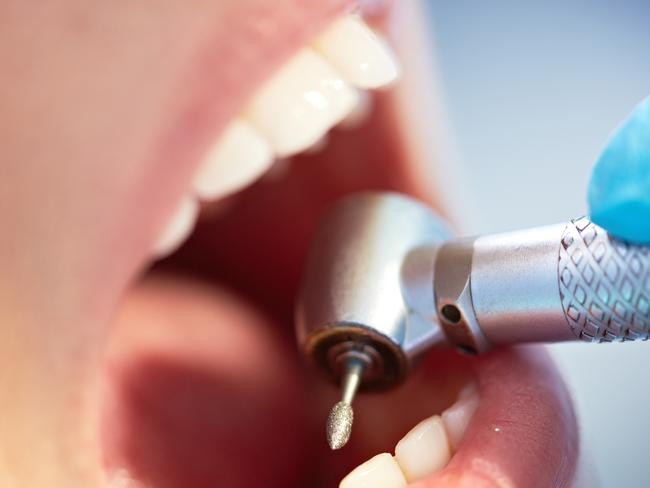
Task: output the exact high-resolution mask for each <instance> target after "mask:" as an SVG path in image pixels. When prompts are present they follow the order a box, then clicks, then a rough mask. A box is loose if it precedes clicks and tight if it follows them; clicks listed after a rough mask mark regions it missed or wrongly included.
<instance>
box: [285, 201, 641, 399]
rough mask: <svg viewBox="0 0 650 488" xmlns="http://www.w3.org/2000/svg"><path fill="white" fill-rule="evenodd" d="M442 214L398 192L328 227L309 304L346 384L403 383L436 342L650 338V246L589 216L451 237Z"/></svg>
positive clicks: (327, 357)
mask: <svg viewBox="0 0 650 488" xmlns="http://www.w3.org/2000/svg"><path fill="white" fill-rule="evenodd" d="M448 235H449V234H448V232H447V230H446V228H445V226H444V224H442V222H441V221H440V219H438V218H437V216H436V215H435V214H434V213H433V212H432V211H430V210H429V209H427V208H426V207H424V206H423V205H421V204H419V203H418V202H416V201H414V200H412V199H409V198H406V197H402V196H399V195H396V194H390V193H365V194H361V195H354V196H352V197H349V198H347V199H345V200H343V201H342V202H341V203H339V204H338V205H337V206H335V207H334V209H333V210H332V211H331V212H330V213H329V214H328V215H327V216H326V217H325V219H324V220H323V222H322V224H321V225H320V227H319V229H318V231H317V233H316V236H315V239H314V243H313V247H312V249H311V253H310V256H309V258H308V260H307V264H306V269H305V275H304V279H303V286H302V288H301V291H300V294H299V298H298V306H297V332H298V341H299V344H300V347H301V349H302V350H303V351H304V352H305V354H306V355H307V356H308V357H309V358H311V359H312V360H313V361H314V362H315V363H316V364H318V365H319V366H320V367H321V368H322V369H323V370H325V371H326V372H327V373H328V374H329V375H330V377H331V378H332V379H333V380H334V381H338V380H339V379H340V378H341V377H342V376H343V375H344V372H345V371H346V367H347V366H346V365H348V364H350V361H351V360H355V361H358V362H359V364H362V365H363V374H362V376H361V377H360V382H361V387H362V388H385V387H391V386H393V385H394V384H396V383H398V382H399V381H400V380H401V379H403V378H404V377H405V375H406V374H407V372H408V370H409V369H410V368H411V366H412V365H413V364H414V362H415V361H416V360H417V358H418V357H420V356H421V355H422V354H423V353H424V352H425V351H427V350H428V349H430V348H432V347H436V346H440V347H456V348H458V349H461V350H463V351H466V352H470V353H481V352H484V351H486V350H488V349H489V348H490V347H492V346H496V345H500V344H512V343H522V342H556V341H567V340H574V339H576V338H580V339H583V340H588V341H592V342H593V341H595V342H603V341H623V340H634V339H648V338H650V248H649V247H640V246H632V245H629V244H625V243H622V242H620V241H616V240H613V239H611V238H610V237H609V236H608V235H607V233H606V232H605V231H604V230H603V229H601V228H599V227H598V226H596V225H594V224H593V223H591V222H589V220H588V219H578V220H575V221H573V222H570V223H569V224H558V225H554V226H548V227H539V228H533V229H527V230H522V231H516V232H507V233H501V234H495V235H489V236H481V237H477V238H469V239H457V240H453V241H450V240H447V239H448Z"/></svg>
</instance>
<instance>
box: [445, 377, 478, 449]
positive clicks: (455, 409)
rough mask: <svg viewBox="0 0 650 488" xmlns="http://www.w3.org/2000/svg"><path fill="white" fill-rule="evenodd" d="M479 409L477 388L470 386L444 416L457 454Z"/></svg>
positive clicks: (450, 442)
mask: <svg viewBox="0 0 650 488" xmlns="http://www.w3.org/2000/svg"><path fill="white" fill-rule="evenodd" d="M477 407H478V394H477V393H476V387H475V386H474V385H470V386H469V387H466V388H465V389H464V390H463V391H461V393H460V394H459V395H458V400H457V401H456V403H454V404H453V405H452V406H451V407H449V408H448V409H447V410H445V411H444V412H443V414H442V421H443V422H444V424H445V428H446V430H447V435H448V436H449V445H450V446H451V449H452V451H454V452H456V451H457V450H458V447H459V446H460V442H461V440H462V439H463V436H464V435H465V430H467V426H468V425H469V421H470V420H471V418H472V416H473V415H474V412H475V411H476V408H477Z"/></svg>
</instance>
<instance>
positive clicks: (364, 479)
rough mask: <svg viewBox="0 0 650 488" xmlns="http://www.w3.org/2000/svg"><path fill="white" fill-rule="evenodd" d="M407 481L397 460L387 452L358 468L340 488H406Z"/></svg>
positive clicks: (342, 482) (347, 477) (344, 480)
mask: <svg viewBox="0 0 650 488" xmlns="http://www.w3.org/2000/svg"><path fill="white" fill-rule="evenodd" d="M405 486H406V479H405V478H404V475H403V474H402V470H401V469H400V467H399V465H398V464H397V462H396V461H395V458H393V456H391V455H390V454H388V453H387V452H385V453H383V454H379V455H377V456H375V457H374V458H372V459H370V460H368V461H366V462H365V463H363V464H362V465H360V466H357V467H356V468H355V469H354V470H353V471H352V472H351V473H350V474H348V475H347V476H346V477H345V478H343V481H341V483H340V484H339V488H404V487H405Z"/></svg>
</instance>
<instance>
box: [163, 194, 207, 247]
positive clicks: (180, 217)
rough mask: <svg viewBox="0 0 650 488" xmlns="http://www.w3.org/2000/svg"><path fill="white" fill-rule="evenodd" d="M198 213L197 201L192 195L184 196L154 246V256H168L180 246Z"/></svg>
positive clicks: (189, 232) (190, 230)
mask: <svg viewBox="0 0 650 488" xmlns="http://www.w3.org/2000/svg"><path fill="white" fill-rule="evenodd" d="M198 214H199V203H198V202H197V201H196V200H195V199H194V198H193V197H185V198H184V199H183V200H182V201H181V202H180V204H179V205H178V207H176V211H175V212H174V215H173V216H172V218H171V220H170V221H169V223H168V224H167V227H165V229H164V231H163V233H162V234H161V235H160V237H159V239H158V242H157V243H156V246H155V247H154V254H155V255H156V257H159V258H160V257H165V256H168V255H169V254H171V253H173V252H174V251H175V250H176V249H178V248H179V247H180V246H181V244H182V243H183V241H185V239H187V238H188V237H189V235H190V234H191V233H192V229H193V228H194V224H195V223H196V218H197V216H198Z"/></svg>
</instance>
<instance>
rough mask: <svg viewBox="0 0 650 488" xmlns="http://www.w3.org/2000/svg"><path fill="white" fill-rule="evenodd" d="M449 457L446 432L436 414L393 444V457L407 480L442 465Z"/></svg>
mask: <svg viewBox="0 0 650 488" xmlns="http://www.w3.org/2000/svg"><path fill="white" fill-rule="evenodd" d="M450 457H451V452H450V451H449V442H448V440H447V433H446V431H445V426H444V425H443V423H442V419H441V418H440V416H438V415H435V416H433V417H431V418H428V419H426V420H423V421H422V422H420V423H419V424H418V425H416V426H415V427H414V428H413V429H411V431H410V432H409V433H408V434H406V435H405V436H404V437H403V438H402V440H401V441H399V442H398V443H397V446H395V459H397V462H398V463H399V465H400V467H401V468H402V471H403V472H404V475H405V476H406V479H407V480H408V481H409V482H412V481H415V480H418V479H420V478H424V477H425V476H427V475H429V474H431V473H433V472H434V471H436V470H438V469H440V468H442V467H444V466H445V464H447V462H448V461H449V458H450Z"/></svg>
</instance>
